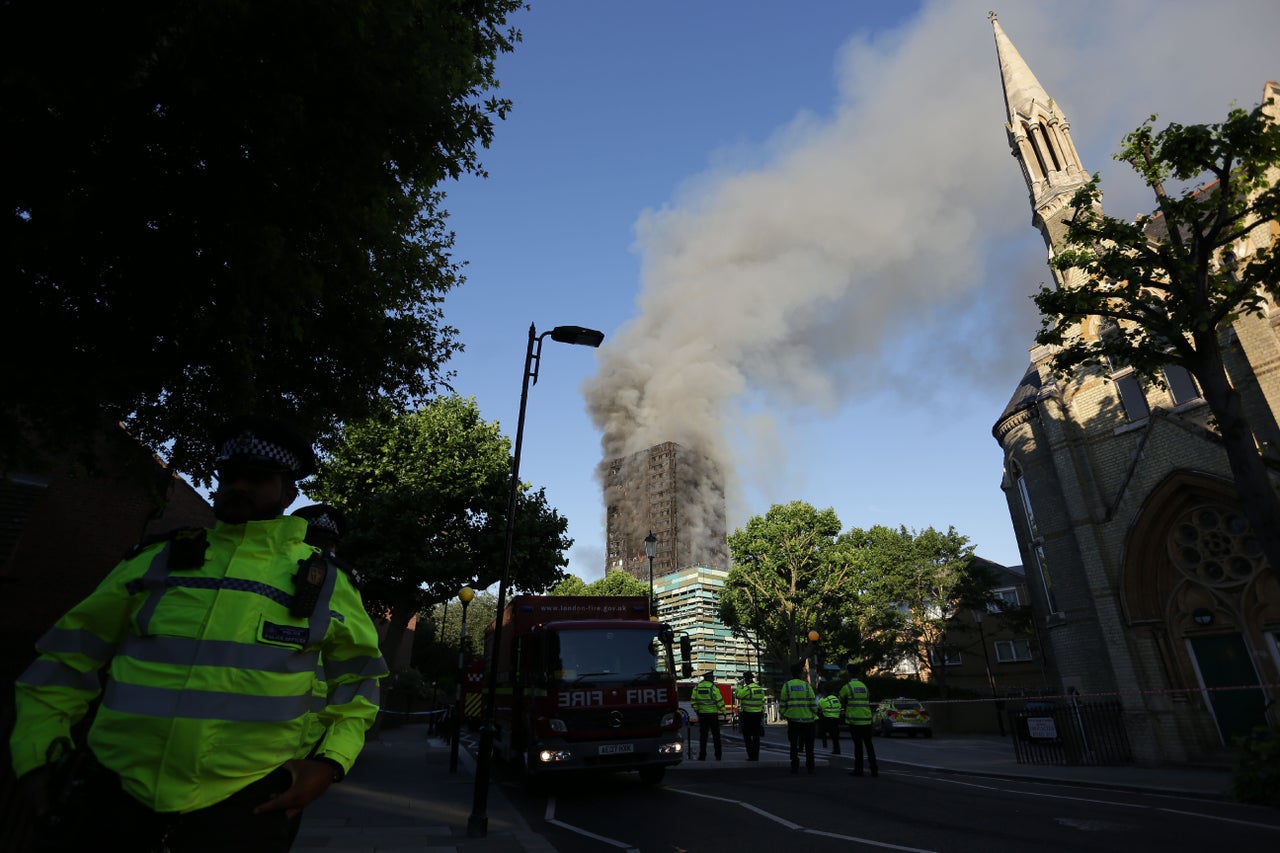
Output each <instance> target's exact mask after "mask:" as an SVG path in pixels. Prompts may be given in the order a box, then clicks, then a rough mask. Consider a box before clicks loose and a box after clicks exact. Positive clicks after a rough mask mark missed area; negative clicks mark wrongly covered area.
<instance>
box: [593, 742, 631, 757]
mask: <svg viewBox="0 0 1280 853" xmlns="http://www.w3.org/2000/svg"><path fill="white" fill-rule="evenodd" d="M635 751H636V746H635V744H633V743H606V744H602V745H601V746H600V754H601V755H618V754H620V753H623V752H635Z"/></svg>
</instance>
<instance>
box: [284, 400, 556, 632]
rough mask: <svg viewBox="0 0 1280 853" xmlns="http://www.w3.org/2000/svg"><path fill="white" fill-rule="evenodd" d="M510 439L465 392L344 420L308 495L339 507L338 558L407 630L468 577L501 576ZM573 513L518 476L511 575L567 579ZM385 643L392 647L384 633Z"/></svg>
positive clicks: (376, 606)
mask: <svg viewBox="0 0 1280 853" xmlns="http://www.w3.org/2000/svg"><path fill="white" fill-rule="evenodd" d="M510 451H511V442H510V441H509V440H508V439H507V437H506V436H504V435H502V433H501V431H500V430H499V428H498V425H497V424H496V423H489V422H487V421H485V420H484V419H482V418H481V417H480V412H479V409H478V408H477V406H476V404H475V401H474V400H472V399H469V398H467V399H464V398H462V397H458V396H456V395H455V396H447V397H439V398H437V399H435V400H433V401H432V402H431V403H429V404H427V405H425V406H423V407H422V408H420V409H418V410H417V411H415V412H409V413H404V414H395V413H392V412H390V411H387V412H384V413H383V414H381V415H380V416H378V417H374V418H370V419H368V420H364V421H357V422H354V423H350V424H347V425H346V426H345V427H344V428H343V430H342V432H341V434H340V436H339V438H338V440H337V441H335V442H334V444H333V445H332V447H330V448H329V452H328V454H327V455H325V456H324V458H322V459H321V462H320V467H319V471H318V473H317V475H316V478H315V480H314V481H309V482H308V483H306V484H305V487H306V491H307V494H308V495H309V496H311V497H313V498H315V499H317V500H321V501H325V502H327V503H330V504H333V505H334V506H335V507H337V508H338V509H340V510H341V511H343V512H344V513H346V515H347V518H348V520H349V522H350V527H351V532H350V533H349V534H348V535H347V536H346V537H345V538H344V540H343V544H342V548H341V552H340V553H341V556H342V557H343V558H344V559H347V560H350V561H351V562H353V563H355V565H357V566H358V567H359V569H360V571H361V572H362V574H363V575H364V576H365V578H366V583H365V589H364V595H365V601H366V604H368V605H369V607H370V609H371V610H372V611H375V612H381V613H383V614H386V615H387V616H388V618H390V619H391V622H392V624H393V626H396V627H397V629H402V628H403V627H404V625H406V624H407V623H408V620H409V618H410V617H412V616H413V615H415V614H419V613H424V612H427V611H429V610H430V609H431V607H432V605H434V604H437V603H440V602H443V601H446V600H449V599H452V598H453V597H455V596H456V595H457V592H458V590H459V589H461V588H462V587H463V586H471V587H473V588H475V589H484V588H487V587H489V586H491V585H492V584H495V583H497V582H498V581H499V580H500V577H501V573H502V567H503V557H504V553H505V546H506V519H507V502H508V499H509V495H510V483H511V480H510V471H511V458H510ZM567 527H568V522H567V521H566V520H565V519H564V518H563V517H561V516H560V515H559V514H558V513H557V512H556V511H555V510H554V509H553V508H551V507H550V506H548V504H547V500H546V494H545V492H544V490H542V489H536V490H535V489H533V488H531V487H529V486H528V485H524V484H522V488H521V490H520V492H519V494H518V497H517V503H516V524H515V533H514V539H513V543H512V561H511V577H510V582H511V584H512V587H513V589H516V590H521V591H525V592H535V593H536V592H541V591H543V590H544V589H546V588H547V587H549V586H551V585H552V584H554V583H557V582H558V581H560V580H561V579H562V578H563V577H564V566H565V565H567V564H568V559H567V558H566V557H565V555H564V552H565V551H566V550H567V549H568V548H569V547H570V546H571V545H572V544H573V540H572V539H569V538H568V537H567V536H566V535H565V531H566V529H567ZM386 642H387V645H388V647H391V648H394V647H395V646H394V645H393V644H392V639H391V638H390V636H389V637H388V639H387V641H386Z"/></svg>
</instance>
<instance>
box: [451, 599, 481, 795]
mask: <svg viewBox="0 0 1280 853" xmlns="http://www.w3.org/2000/svg"><path fill="white" fill-rule="evenodd" d="M475 597H476V591H475V590H474V589H472V588H471V587H469V586H464V587H463V588H462V589H460V590H458V601H461V602H462V633H461V634H460V635H459V636H458V684H457V686H456V687H455V688H454V690H453V742H452V743H451V744H449V772H450V773H457V772H458V735H460V734H462V679H463V678H464V677H465V676H464V674H463V673H464V670H463V664H464V663H466V660H465V658H464V657H463V655H464V653H465V650H466V643H467V605H468V604H470V603H471V599H473V598H475ZM445 603H446V604H447V603H448V602H445Z"/></svg>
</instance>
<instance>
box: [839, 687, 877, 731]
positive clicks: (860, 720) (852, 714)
mask: <svg viewBox="0 0 1280 853" xmlns="http://www.w3.org/2000/svg"><path fill="white" fill-rule="evenodd" d="M870 695H871V694H870V693H868V691H867V685H865V684H863V683H862V682H861V681H859V680H858V679H856V678H851V679H849V682H848V683H847V684H845V686H844V687H841V688H840V701H841V702H842V703H844V721H845V722H846V723H848V724H849V725H851V726H869V725H871V699H870Z"/></svg>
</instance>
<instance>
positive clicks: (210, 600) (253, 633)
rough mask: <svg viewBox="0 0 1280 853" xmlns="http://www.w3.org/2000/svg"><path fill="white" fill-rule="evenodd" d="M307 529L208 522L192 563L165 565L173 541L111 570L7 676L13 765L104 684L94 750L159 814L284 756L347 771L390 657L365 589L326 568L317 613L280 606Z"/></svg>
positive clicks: (250, 777) (38, 759)
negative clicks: (319, 760) (27, 661)
mask: <svg viewBox="0 0 1280 853" xmlns="http://www.w3.org/2000/svg"><path fill="white" fill-rule="evenodd" d="M306 532H307V522H306V519H303V518H296V517H292V516H290V517H284V518H277V519H273V520H271V521H251V522H249V523H247V524H222V523H218V525H217V526H216V527H215V528H214V529H212V530H209V531H207V533H206V534H205V535H206V536H207V541H208V546H207V548H206V549H205V550H204V558H203V563H202V564H201V563H200V560H199V558H198V557H197V558H196V559H194V560H191V561H190V565H191V566H195V567H194V568H179V567H177V566H178V565H179V564H180V563H182V561H178V560H172V561H171V560H170V557H171V555H172V553H173V547H174V543H175V541H176V540H174V539H170V540H168V541H166V542H162V543H157V544H155V545H153V546H151V547H148V548H146V549H144V550H142V551H141V552H140V553H138V554H137V555H136V556H133V557H131V558H127V559H126V560H125V561H124V562H122V563H120V564H119V565H118V566H116V568H115V569H114V570H112V572H111V573H110V574H109V575H108V576H107V577H106V579H105V580H103V582H102V583H101V584H100V585H99V586H98V588H97V589H96V590H94V591H93V593H91V594H90V595H89V597H88V598H86V599H84V600H83V601H82V602H80V603H79V604H77V605H76V606H75V607H73V608H72V609H71V610H70V611H68V612H67V613H66V615H64V616H63V617H62V618H61V619H59V620H58V622H57V623H56V624H55V625H54V626H53V628H52V629H50V630H49V632H48V633H47V634H45V635H44V637H42V638H41V639H40V641H39V642H38V643H37V644H36V645H37V649H38V651H39V652H40V656H39V657H38V658H37V659H36V661H35V662H34V663H32V665H31V666H30V667H29V668H28V669H27V670H26V672H24V673H23V674H22V675H21V676H20V677H19V679H18V681H17V683H16V685H15V687H16V706H17V707H16V710H17V721H16V723H15V725H14V728H13V734H12V737H11V743H10V750H11V753H12V756H13V770H14V773H15V774H16V775H18V776H21V775H23V774H24V773H26V772H28V771H30V770H33V769H35V768H37V767H39V766H41V765H43V764H45V763H46V762H47V760H48V759H47V757H46V756H47V751H48V749H49V746H50V744H51V743H53V742H54V741H55V740H56V739H58V738H62V737H68V736H69V732H70V730H71V727H72V726H73V725H75V723H76V722H77V721H79V720H80V719H81V718H82V717H83V716H84V714H85V713H86V711H87V710H88V708H89V706H90V704H91V703H92V702H93V700H94V699H95V698H96V697H97V696H98V695H99V693H101V695H102V702H101V706H100V707H99V708H98V711H97V715H96V716H95V718H94V721H93V725H92V727H91V728H90V730H89V733H88V737H87V740H88V745H89V748H90V749H92V750H93V753H94V755H95V756H96V757H97V758H98V760H99V761H100V762H102V764H103V765H105V766H106V767H107V768H109V769H110V770H112V771H114V772H116V773H117V774H119V776H120V779H121V782H122V783H123V785H124V789H125V790H126V791H127V792H128V793H129V794H130V795H132V796H133V797H134V798H135V799H137V800H138V801H139V802H141V803H142V804H143V805H145V806H147V807H148V808H150V809H152V810H154V811H157V812H179V813H181V812H189V811H194V810H196V809H200V808H204V807H206V806H209V805H212V804H214V803H217V802H220V801H221V800H224V799H226V798H227V797H228V796H230V795H231V794H233V793H235V792H236V791H238V790H240V789H241V788H243V787H245V786H246V785H248V784H250V783H252V782H254V781H256V780H258V779H260V778H262V777H264V776H266V775H268V774H269V773H271V772H272V771H273V770H275V769H276V768H277V767H279V766H280V765H281V764H283V763H284V762H285V761H288V760H289V759H292V758H303V757H307V756H310V755H316V756H323V757H325V758H330V759H333V760H335V761H337V762H338V763H339V764H341V765H342V767H343V769H344V770H350V769H351V765H352V764H353V763H354V762H355V760H356V756H357V755H358V754H359V753H360V750H361V749H362V748H363V746H364V737H365V732H366V730H367V729H368V728H369V726H371V725H372V724H373V721H374V718H375V717H376V716H377V713H378V682H379V680H380V679H381V678H382V677H383V676H384V675H386V674H387V666H386V664H385V663H384V662H383V659H382V655H381V653H380V652H379V651H378V636H377V632H376V630H375V629H374V626H373V622H372V620H371V619H370V618H369V615H368V613H366V611H365V609H364V603H363V602H362V601H361V599H360V593H359V592H358V591H357V590H356V588H355V586H354V585H353V583H352V582H351V579H350V578H349V577H347V575H346V573H345V572H343V571H341V570H339V569H338V568H337V567H335V566H333V565H332V564H329V566H328V568H327V571H326V572H325V574H324V581H323V584H322V586H321V589H320V595H319V602H318V604H317V606H316V607H315V610H314V612H313V613H312V615H311V616H310V617H309V618H304V617H295V616H293V615H291V614H290V606H291V604H292V602H293V598H294V592H295V588H296V587H295V582H294V576H295V575H296V574H297V573H298V570H299V561H300V560H306V559H308V558H309V557H311V556H313V555H315V554H316V553H317V550H316V549H315V548H313V547H312V546H310V545H307V544H306V543H304V542H303V537H304V536H305V535H306ZM171 563H172V564H171ZM103 668H106V673H105V679H102V678H101V676H100V674H99V671H100V670H102V669H103Z"/></svg>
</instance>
